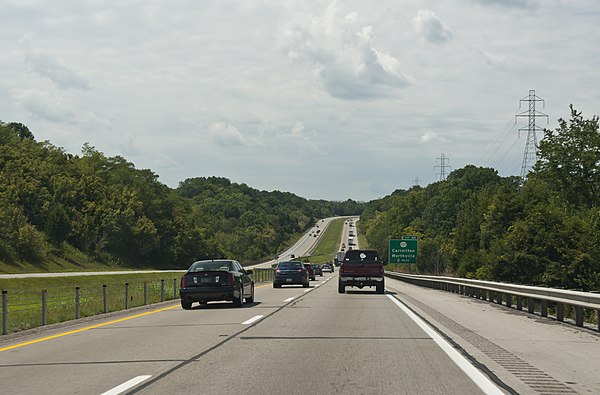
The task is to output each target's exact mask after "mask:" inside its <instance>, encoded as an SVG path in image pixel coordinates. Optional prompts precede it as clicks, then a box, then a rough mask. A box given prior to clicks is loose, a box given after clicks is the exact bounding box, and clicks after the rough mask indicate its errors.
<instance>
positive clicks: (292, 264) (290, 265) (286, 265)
mask: <svg viewBox="0 0 600 395" xmlns="http://www.w3.org/2000/svg"><path fill="white" fill-rule="evenodd" d="M279 267H280V268H282V269H292V268H295V267H299V268H303V267H304V266H303V265H302V262H279Z"/></svg>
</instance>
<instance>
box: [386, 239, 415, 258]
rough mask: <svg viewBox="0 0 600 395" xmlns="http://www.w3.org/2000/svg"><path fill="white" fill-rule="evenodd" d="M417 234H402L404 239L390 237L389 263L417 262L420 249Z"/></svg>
mask: <svg viewBox="0 0 600 395" xmlns="http://www.w3.org/2000/svg"><path fill="white" fill-rule="evenodd" d="M418 244H419V241H418V240H417V236H402V239H400V240H399V239H390V248H389V258H390V259H389V260H388V262H389V263H400V264H410V263H417V252H418V250H419V245H418Z"/></svg>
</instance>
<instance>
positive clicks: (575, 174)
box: [534, 105, 600, 207]
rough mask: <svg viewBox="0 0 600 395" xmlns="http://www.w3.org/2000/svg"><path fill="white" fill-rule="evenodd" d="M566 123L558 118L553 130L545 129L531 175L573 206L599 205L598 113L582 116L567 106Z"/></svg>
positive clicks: (599, 148) (599, 140)
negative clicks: (567, 115)
mask: <svg viewBox="0 0 600 395" xmlns="http://www.w3.org/2000/svg"><path fill="white" fill-rule="evenodd" d="M570 109H571V119H570V120H569V122H567V121H565V120H563V119H559V121H558V122H559V127H558V128H557V129H556V130H555V131H554V132H552V131H550V130H545V131H544V138H543V140H542V141H541V142H540V144H539V148H538V154H539V160H538V162H537V164H536V166H535V168H534V177H539V178H541V179H543V180H545V181H546V182H548V183H549V184H550V185H552V187H553V189H555V190H556V191H558V192H559V193H561V194H562V196H564V198H565V199H566V200H567V201H568V202H569V203H571V204H573V205H575V206H585V207H594V206H598V205H599V204H600V132H599V130H598V116H594V117H592V119H587V120H586V119H584V118H583V116H582V115H581V112H578V111H576V110H575V109H574V108H573V105H571V106H570Z"/></svg>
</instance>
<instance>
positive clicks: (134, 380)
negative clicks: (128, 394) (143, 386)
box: [101, 375, 152, 395]
mask: <svg viewBox="0 0 600 395" xmlns="http://www.w3.org/2000/svg"><path fill="white" fill-rule="evenodd" d="M150 377H152V376H151V375H145V376H137V377H134V378H132V379H131V380H129V381H126V382H124V383H123V384H121V385H117V386H116V387H115V388H113V389H111V390H108V391H106V392H103V393H102V394H101V395H117V394H120V393H122V392H125V391H127V390H128V389H130V388H131V387H134V386H136V385H138V384H139V383H141V382H142V381H146V380H148V379H149V378H150Z"/></svg>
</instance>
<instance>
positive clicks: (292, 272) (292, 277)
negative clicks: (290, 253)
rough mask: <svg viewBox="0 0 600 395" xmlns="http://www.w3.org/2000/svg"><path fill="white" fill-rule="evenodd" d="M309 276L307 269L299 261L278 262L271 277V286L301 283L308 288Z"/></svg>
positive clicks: (277, 286)
mask: <svg viewBox="0 0 600 395" xmlns="http://www.w3.org/2000/svg"><path fill="white" fill-rule="evenodd" d="M309 281H310V277H309V274H308V270H307V269H306V267H304V264H303V263H302V262H300V261H286V262H279V265H277V268H276V269H275V276H274V277H273V288H281V286H282V285H283V284H286V285H288V284H289V285H292V284H301V285H302V286H303V287H304V288H308V286H309Z"/></svg>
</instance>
